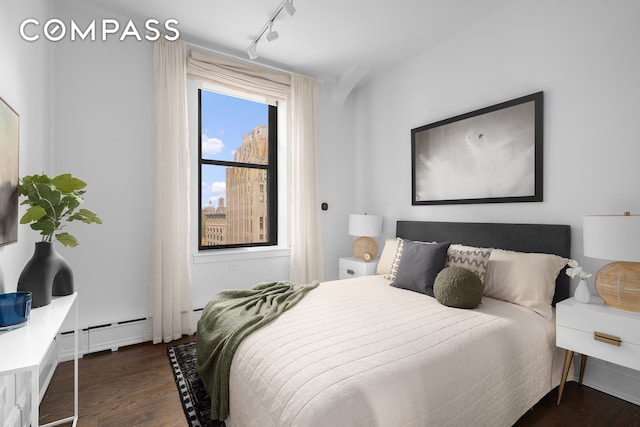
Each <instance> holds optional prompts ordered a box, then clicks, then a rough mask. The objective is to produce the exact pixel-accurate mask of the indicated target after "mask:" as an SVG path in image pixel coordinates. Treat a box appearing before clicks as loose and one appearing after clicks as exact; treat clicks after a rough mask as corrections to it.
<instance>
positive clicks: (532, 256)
mask: <svg viewBox="0 0 640 427" xmlns="http://www.w3.org/2000/svg"><path fill="white" fill-rule="evenodd" d="M568 261H569V260H568V259H567V258H562V257H560V256H558V255H551V254H540V253H527V252H514V251H507V250H504V249H494V250H493V251H491V255H490V256H489V263H488V266H487V272H486V276H485V285H484V294H485V295H486V296H488V297H491V298H495V299H499V300H502V301H508V302H511V303H514V304H518V305H521V306H523V307H526V308H529V309H531V310H533V311H534V312H536V313H538V314H539V315H541V316H543V317H545V318H547V319H551V318H552V316H553V311H552V309H551V302H552V301H553V294H554V291H555V286H556V278H557V277H558V273H560V270H562V268H563V267H564V266H565V265H566V264H567V262H568Z"/></svg>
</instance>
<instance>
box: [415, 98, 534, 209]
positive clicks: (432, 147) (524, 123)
mask: <svg viewBox="0 0 640 427" xmlns="http://www.w3.org/2000/svg"><path fill="white" fill-rule="evenodd" d="M542 116H543V93H542V92H538V93H534V94H532V95H528V96H523V97H521V98H517V99H513V100H511V101H507V102H503V103H500V104H496V105H493V106H490V107H486V108H482V109H480V110H476V111H472V112H470V113H466V114H462V115H459V116H456V117H452V118H449V119H446V120H441V121H439V122H436V123H431V124H428V125H425V126H421V127H418V128H415V129H412V130H411V175H412V176H411V186H412V197H413V200H412V204H413V205H434V204H458V203H509V202H541V201H542V148H543V144H542V127H543V117H542Z"/></svg>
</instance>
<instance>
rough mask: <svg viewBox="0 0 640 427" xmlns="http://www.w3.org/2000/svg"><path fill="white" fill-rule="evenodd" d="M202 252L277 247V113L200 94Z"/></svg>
mask: <svg viewBox="0 0 640 427" xmlns="http://www.w3.org/2000/svg"><path fill="white" fill-rule="evenodd" d="M198 106H199V128H200V129H199V138H200V140H199V150H198V151H199V153H198V157H199V179H200V186H199V198H198V200H199V212H200V215H199V230H200V232H199V236H200V238H199V240H200V243H199V249H201V250H202V249H220V248H235V247H248V246H270V245H277V243H278V242H277V206H278V203H277V182H276V180H277V153H276V147H277V114H278V108H277V107H276V106H273V105H268V104H265V103H261V102H256V101H251V100H247V99H243V98H237V97H234V96H228V95H224V94H221V93H217V92H213V91H209V90H205V89H200V90H199V91H198Z"/></svg>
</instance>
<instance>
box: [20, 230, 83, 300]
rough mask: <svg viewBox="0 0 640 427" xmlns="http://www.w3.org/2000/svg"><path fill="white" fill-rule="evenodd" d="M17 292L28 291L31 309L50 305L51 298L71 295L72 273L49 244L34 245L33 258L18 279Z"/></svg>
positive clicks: (65, 262)
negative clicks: (30, 296) (30, 297)
mask: <svg viewBox="0 0 640 427" xmlns="http://www.w3.org/2000/svg"><path fill="white" fill-rule="evenodd" d="M18 291H30V292H31V294H32V297H33V299H32V302H31V307H32V308H37V307H42V306H45V305H48V304H50V303H51V296H52V295H53V296H63V295H71V294H72V293H73V272H72V271H71V267H70V266H69V264H68V263H67V261H66V260H65V259H64V258H63V257H62V255H60V254H59V253H58V252H56V250H55V249H54V248H53V245H52V244H51V243H49V242H38V243H36V249H35V251H34V253H33V257H31V259H30V260H29V262H27V265H25V266H24V269H23V270H22V273H20V277H19V278H18Z"/></svg>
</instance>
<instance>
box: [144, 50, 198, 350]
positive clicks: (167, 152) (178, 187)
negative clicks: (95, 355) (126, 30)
mask: <svg viewBox="0 0 640 427" xmlns="http://www.w3.org/2000/svg"><path fill="white" fill-rule="evenodd" d="M153 68H154V87H155V180H154V182H155V207H154V210H153V214H154V218H153V221H154V227H153V249H152V271H151V307H150V317H151V321H152V331H151V335H152V339H153V342H154V343H159V342H169V341H172V340H175V339H178V338H180V337H181V336H182V335H183V334H186V335H190V334H192V333H194V332H195V329H194V325H193V321H192V319H191V312H192V303H191V264H190V248H189V196H190V192H189V145H188V127H187V98H186V46H185V44H184V42H181V41H175V42H169V41H166V40H164V39H162V38H160V39H159V40H158V41H157V42H156V43H155V46H154V52H153Z"/></svg>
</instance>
